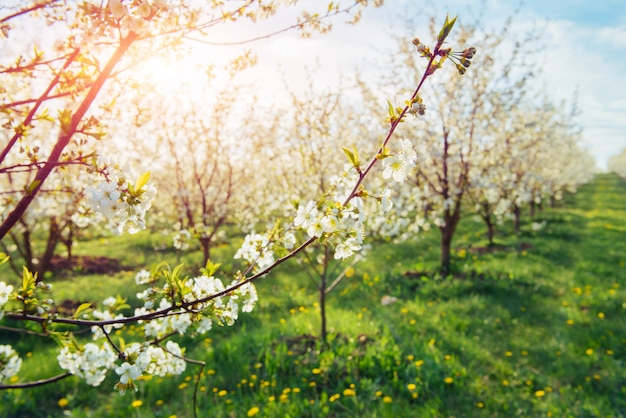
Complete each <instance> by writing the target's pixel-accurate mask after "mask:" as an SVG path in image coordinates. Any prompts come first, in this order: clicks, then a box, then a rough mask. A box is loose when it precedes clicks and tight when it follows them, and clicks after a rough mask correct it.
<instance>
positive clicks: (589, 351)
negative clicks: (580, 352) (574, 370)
mask: <svg viewBox="0 0 626 418" xmlns="http://www.w3.org/2000/svg"><path fill="white" fill-rule="evenodd" d="M585 354H587V355H588V356H590V355H592V354H593V349H591V348H588V349H586V350H585Z"/></svg>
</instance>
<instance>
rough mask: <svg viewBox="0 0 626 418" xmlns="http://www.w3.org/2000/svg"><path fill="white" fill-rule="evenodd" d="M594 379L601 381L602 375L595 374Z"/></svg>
mask: <svg viewBox="0 0 626 418" xmlns="http://www.w3.org/2000/svg"><path fill="white" fill-rule="evenodd" d="M593 378H594V379H596V380H600V379H602V378H601V377H600V375H599V374H594V375H593Z"/></svg>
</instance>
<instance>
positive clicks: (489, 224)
mask: <svg viewBox="0 0 626 418" xmlns="http://www.w3.org/2000/svg"><path fill="white" fill-rule="evenodd" d="M486 223H487V239H488V240H489V246H493V236H494V234H495V232H496V231H495V228H494V225H493V222H492V221H491V217H488V218H487V220H486Z"/></svg>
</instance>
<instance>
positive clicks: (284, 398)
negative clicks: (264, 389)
mask: <svg viewBox="0 0 626 418" xmlns="http://www.w3.org/2000/svg"><path fill="white" fill-rule="evenodd" d="M278 399H280V401H281V402H287V401H288V400H289V395H287V394H286V393H282V394H281V395H280V396H279V397H278Z"/></svg>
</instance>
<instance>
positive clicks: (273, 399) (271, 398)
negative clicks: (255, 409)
mask: <svg viewBox="0 0 626 418" xmlns="http://www.w3.org/2000/svg"><path fill="white" fill-rule="evenodd" d="M267 400H268V401H270V402H274V401H275V400H276V396H270V397H269V398H267Z"/></svg>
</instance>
